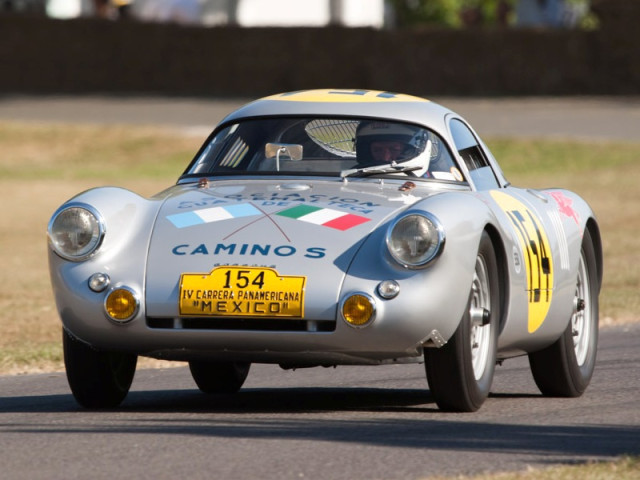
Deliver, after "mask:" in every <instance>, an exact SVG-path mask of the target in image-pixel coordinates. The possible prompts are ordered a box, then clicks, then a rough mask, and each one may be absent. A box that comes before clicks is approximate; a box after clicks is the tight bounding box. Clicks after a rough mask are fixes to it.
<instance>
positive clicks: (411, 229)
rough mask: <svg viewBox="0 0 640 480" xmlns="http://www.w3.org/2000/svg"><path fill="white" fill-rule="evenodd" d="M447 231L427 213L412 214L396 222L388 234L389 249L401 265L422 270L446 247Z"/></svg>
mask: <svg viewBox="0 0 640 480" xmlns="http://www.w3.org/2000/svg"><path fill="white" fill-rule="evenodd" d="M444 240H445V237H444V230H443V228H442V226H441V225H440V222H439V221H438V220H437V219H436V218H435V217H434V216H433V215H429V214H428V213H419V214H418V213H415V214H409V215H406V216H404V217H401V218H399V219H398V220H396V221H395V222H394V223H393V224H392V225H391V227H390V228H389V231H388V232H387V248H388V249H389V253H391V256H392V257H393V258H394V259H395V260H396V262H398V263H399V264H400V265H402V266H404V267H407V268H421V267H425V266H427V265H428V264H429V263H430V262H432V261H433V260H435V259H436V258H437V257H438V256H439V255H440V253H442V249H443V248H444Z"/></svg>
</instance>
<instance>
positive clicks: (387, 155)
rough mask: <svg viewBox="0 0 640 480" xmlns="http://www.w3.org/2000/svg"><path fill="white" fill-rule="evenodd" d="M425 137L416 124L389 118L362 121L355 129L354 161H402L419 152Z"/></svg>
mask: <svg viewBox="0 0 640 480" xmlns="http://www.w3.org/2000/svg"><path fill="white" fill-rule="evenodd" d="M426 140H427V134H426V132H425V131H424V130H423V129H421V128H418V127H412V126H409V125H402V124H398V123H389V122H376V121H372V122H362V123H361V124H360V125H359V126H358V129H357V130H356V156H357V159H358V165H360V166H369V165H383V164H385V163H392V162H398V163H399V162H406V161H407V160H411V159H412V158H415V157H417V156H418V155H419V154H420V153H422V151H423V150H424V148H425V146H426V143H427V141H426Z"/></svg>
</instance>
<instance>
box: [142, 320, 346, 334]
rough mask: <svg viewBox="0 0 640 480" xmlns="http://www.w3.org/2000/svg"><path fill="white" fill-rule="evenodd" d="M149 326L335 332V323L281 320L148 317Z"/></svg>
mask: <svg viewBox="0 0 640 480" xmlns="http://www.w3.org/2000/svg"><path fill="white" fill-rule="evenodd" d="M147 326H148V327H149V328H153V329H163V330H236V331H237V330H241V331H256V332H333V331H335V329H336V322H334V321H315V320H291V319H280V318H259V319H256V318H232V319H228V318H214V317H207V318H165V317H147Z"/></svg>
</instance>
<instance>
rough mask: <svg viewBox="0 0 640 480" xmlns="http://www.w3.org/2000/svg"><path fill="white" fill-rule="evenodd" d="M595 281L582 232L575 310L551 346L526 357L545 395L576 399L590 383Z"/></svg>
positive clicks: (591, 257)
mask: <svg viewBox="0 0 640 480" xmlns="http://www.w3.org/2000/svg"><path fill="white" fill-rule="evenodd" d="M598 278H599V276H598V272H597V264H596V255H595V250H594V247H593V241H592V239H591V235H590V234H589V231H588V230H586V231H585V233H584V237H583V239H582V249H581V253H580V264H579V267H578V279H577V281H576V295H575V300H574V304H575V305H576V308H574V312H573V314H572V315H571V318H570V320H569V324H568V325H567V328H566V329H565V331H564V333H563V334H562V336H561V337H560V338H559V339H558V340H556V341H555V342H554V343H553V344H552V345H551V346H549V347H547V348H545V349H544V350H540V351H538V352H534V353H530V354H529V365H530V366H531V373H532V374H533V378H534V380H535V382H536V385H537V386H538V388H539V389H540V392H542V394H543V395H545V396H549V397H579V396H580V395H582V394H583V393H584V391H585V390H586V389H587V386H588V385H589V382H590V381H591V376H592V375H593V370H594V368H595V364H596V351H597V349H598V318H599V304H598V293H599V291H600V285H599V284H598V282H599V280H598ZM578 305H580V306H579V307H578ZM582 306H584V308H582Z"/></svg>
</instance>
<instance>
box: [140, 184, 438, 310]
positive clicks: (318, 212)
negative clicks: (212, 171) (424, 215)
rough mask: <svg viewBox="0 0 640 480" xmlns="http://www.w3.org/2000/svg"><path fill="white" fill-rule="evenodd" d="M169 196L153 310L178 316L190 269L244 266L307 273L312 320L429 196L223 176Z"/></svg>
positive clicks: (152, 282) (155, 253) (151, 270)
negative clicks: (359, 262) (372, 237)
mask: <svg viewBox="0 0 640 480" xmlns="http://www.w3.org/2000/svg"><path fill="white" fill-rule="evenodd" d="M162 195H163V197H164V199H163V202H162V206H161V207H160V210H159V212H158V217H157V219H156V222H155V226H154V231H153V235H152V239H151V243H150V250H149V255H148V264H147V278H146V292H147V294H146V310H147V315H148V316H178V315H179V311H178V296H179V290H180V278H181V275H183V274H185V273H200V274H203V275H204V274H208V273H210V272H211V271H212V270H213V269H215V268H216V267H219V266H226V265H237V266H244V267H268V268H270V269H273V270H275V271H276V272H277V274H279V275H283V276H302V277H305V278H306V283H305V287H304V289H305V292H306V294H305V310H304V316H305V318H309V319H316V320H329V319H335V305H336V303H337V301H338V297H339V293H340V288H341V285H342V282H343V280H344V277H345V274H346V272H347V269H348V267H349V265H350V263H351V261H352V259H353V257H354V255H355V254H356V252H357V251H358V249H359V248H360V246H361V245H362V242H363V241H364V239H365V238H366V237H367V236H368V235H369V234H370V233H371V232H372V231H373V230H375V229H376V228H378V227H379V226H380V225H381V224H383V223H385V222H386V221H388V219H389V218H391V217H394V216H395V215H396V214H397V213H398V212H400V211H402V210H404V209H406V208H407V207H408V206H410V205H412V204H414V203H415V202H416V201H418V200H420V199H421V198H424V197H425V196H427V195H428V194H427V193H425V194H423V195H421V196H418V195H416V194H415V191H414V193H410V192H406V191H402V189H401V184H400V183H398V182H389V183H388V184H379V183H375V182H371V181H354V182H349V183H343V182H341V181H335V180H334V181H326V180H325V181H315V182H300V181H281V182H277V183H276V182H274V181H272V180H270V181H266V180H264V181H263V180H251V182H242V181H238V180H223V181H215V182H210V183H209V184H206V185H204V186H201V187H198V186H196V185H193V184H188V185H177V186H175V187H172V188H171V189H169V190H167V191H165V192H163V194H162Z"/></svg>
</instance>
